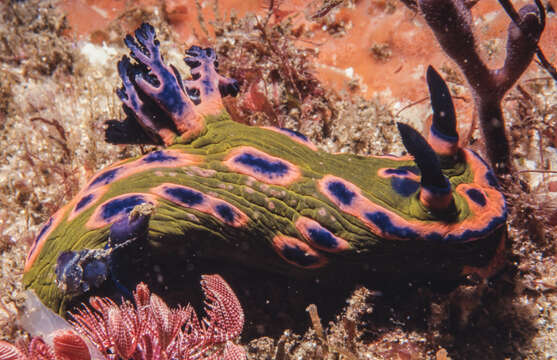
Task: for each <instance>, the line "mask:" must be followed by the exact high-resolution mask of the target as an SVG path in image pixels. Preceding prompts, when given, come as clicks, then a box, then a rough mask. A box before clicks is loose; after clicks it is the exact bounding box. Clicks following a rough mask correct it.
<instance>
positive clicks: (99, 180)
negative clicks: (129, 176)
mask: <svg viewBox="0 0 557 360" xmlns="http://www.w3.org/2000/svg"><path fill="white" fill-rule="evenodd" d="M120 169H121V168H119V167H117V168H115V169H112V170H107V171H105V172H103V173H102V174H100V175H99V176H97V177H96V178H95V180H93V181H92V182H91V185H89V189H91V188H92V187H95V186H96V185H99V184H102V185H106V184H110V183H111V182H112V180H114V178H115V177H116V174H118V172H119V171H120Z"/></svg>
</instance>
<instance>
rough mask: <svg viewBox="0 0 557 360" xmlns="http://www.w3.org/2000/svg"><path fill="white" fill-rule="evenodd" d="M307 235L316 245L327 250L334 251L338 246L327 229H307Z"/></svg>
mask: <svg viewBox="0 0 557 360" xmlns="http://www.w3.org/2000/svg"><path fill="white" fill-rule="evenodd" d="M308 234H309V237H310V238H311V240H313V242H315V243H316V244H318V245H321V246H323V247H326V248H329V249H335V248H336V247H337V246H338V242H337V240H336V239H335V237H334V236H333V234H331V232H330V231H329V230H327V229H323V228H309V229H308Z"/></svg>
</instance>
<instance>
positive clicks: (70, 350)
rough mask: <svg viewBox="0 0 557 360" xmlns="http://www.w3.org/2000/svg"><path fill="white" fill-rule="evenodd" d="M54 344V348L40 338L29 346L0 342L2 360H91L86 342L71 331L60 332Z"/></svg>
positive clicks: (34, 339) (20, 343)
mask: <svg viewBox="0 0 557 360" xmlns="http://www.w3.org/2000/svg"><path fill="white" fill-rule="evenodd" d="M52 342H53V344H54V348H53V347H51V346H50V345H48V344H47V343H46V342H44V340H43V339H42V338H40V337H36V338H33V339H32V340H31V342H30V343H29V344H27V343H26V342H24V341H20V342H18V343H17V344H16V345H12V344H10V343H7V342H5V341H0V360H91V354H90V353H89V349H88V348H87V344H86V343H85V340H83V339H82V338H81V337H80V336H79V335H77V334H75V333H74V332H72V331H71V330H61V331H58V332H57V333H56V334H55V335H54V338H53V340H52Z"/></svg>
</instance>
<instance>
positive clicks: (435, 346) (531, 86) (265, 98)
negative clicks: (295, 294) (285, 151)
mask: <svg viewBox="0 0 557 360" xmlns="http://www.w3.org/2000/svg"><path fill="white" fill-rule="evenodd" d="M269 3H270V2H268V1H265V2H263V1H243V2H234V1H220V2H219V4H218V5H219V6H218V9H215V6H214V2H213V1H211V2H203V1H200V2H199V6H196V3H195V2H193V1H191V2H190V1H162V0H161V1H151V2H150V1H144V2H141V3H140V4H139V3H136V2H124V1H113V2H110V1H92V0H91V1H85V0H82V1H68V2H54V1H39V0H29V1H7V0H4V1H2V2H1V3H0V14H1V15H0V254H1V257H0V339H3V340H9V341H13V340H14V339H15V338H16V337H17V336H21V335H22V331H21V329H19V328H18V327H17V325H16V323H15V318H16V314H17V311H18V308H19V307H20V306H21V304H22V295H21V292H22V290H23V288H22V283H21V277H22V271H23V264H24V258H25V255H26V252H27V249H28V247H29V244H30V242H31V241H32V239H33V237H34V236H35V235H36V234H37V232H38V229H39V228H40V225H41V224H42V223H43V222H44V221H45V220H46V219H48V217H49V216H50V215H51V214H52V213H53V212H54V211H55V210H56V209H57V208H59V207H60V206H62V205H63V204H64V203H66V202H67V201H69V200H70V199H71V198H72V196H73V195H75V194H76V193H77V191H78V190H79V188H80V186H82V185H83V184H84V183H85V182H86V181H87V180H88V179H89V178H90V177H91V176H92V175H93V174H94V173H95V172H96V171H97V170H99V169H101V168H102V167H104V166H107V165H109V164H110V163H112V162H113V161H114V159H123V158H126V157H129V156H133V155H137V154H140V153H141V152H144V151H146V150H148V148H145V147H143V148H141V147H137V146H112V145H109V144H106V143H105V142H104V140H103V139H104V136H103V122H104V121H105V120H108V119H115V118H120V119H121V118H123V112H122V110H121V107H120V103H119V100H118V99H117V97H116V95H115V92H114V90H115V89H116V88H117V87H118V86H120V81H119V78H118V76H117V74H116V66H115V64H116V62H117V60H118V59H119V58H120V57H121V56H122V55H123V54H126V50H125V49H124V48H123V43H122V41H121V39H122V38H123V36H124V34H125V33H126V32H129V31H130V30H132V29H133V28H134V27H136V26H137V25H138V24H140V23H141V22H143V21H149V22H151V23H152V24H153V25H154V26H155V27H156V28H157V31H158V33H159V38H160V39H161V43H162V46H161V48H162V49H163V52H165V58H166V59H167V61H168V62H170V63H173V64H174V65H177V66H178V67H179V68H180V71H182V73H184V74H187V73H188V70H187V67H186V66H185V65H183V62H182V61H181V58H182V54H183V51H184V50H185V49H186V48H187V45H191V44H193V43H200V44H202V45H204V46H206V45H210V44H211V45H214V46H215V47H216V49H217V51H218V52H219V53H226V54H227V55H228V57H227V58H226V59H222V58H221V69H223V72H224V73H227V72H228V75H233V76H235V77H236V78H238V79H239V80H240V81H241V84H242V91H241V94H240V96H239V98H238V100H234V101H233V102H230V103H227V106H229V107H232V108H233V109H234V110H235V118H236V119H237V120H241V121H243V122H246V123H250V124H272V125H280V126H286V127H290V128H293V129H296V130H299V131H301V132H302V133H304V134H306V135H308V136H309V137H310V138H311V139H312V140H313V141H314V142H315V143H316V144H317V145H318V146H319V147H320V148H322V149H325V150H327V151H341V152H357V153H360V154H382V153H397V154H399V153H400V152H401V151H402V147H401V143H400V140H399V139H398V136H397V134H396V132H395V131H394V129H395V127H394V124H395V121H403V122H407V123H410V124H412V125H413V126H415V127H416V128H418V129H420V130H423V129H425V125H424V124H425V122H426V120H427V118H428V116H429V115H430V109H429V105H428V102H427V101H424V100H427V99H425V98H426V96H427V92H426V86H425V81H424V73H425V69H426V67H427V65H428V64H433V65H434V66H436V67H437V68H438V69H440V71H441V73H442V74H443V76H445V78H447V80H448V83H449V86H450V88H451V91H452V92H453V94H455V95H457V97H458V99H457V100H455V102H456V107H457V113H458V115H459V121H460V123H459V129H460V131H461V134H468V133H470V132H469V130H468V129H469V128H470V126H471V125H470V124H471V123H472V121H471V119H473V117H474V116H475V113H474V111H473V105H472V101H471V98H470V94H469V92H468V90H467V86H466V83H465V80H464V78H463V76H462V75H461V74H460V72H459V70H458V68H457V67H456V65H455V64H454V63H452V62H451V61H450V60H449V59H448V58H447V57H446V56H445V55H444V54H443V52H442V51H441V50H440V48H439V47H438V46H437V45H436V43H435V40H434V39H433V36H432V34H431V32H430V31H429V29H428V28H427V26H426V24H425V22H424V21H423V19H421V15H420V14H419V13H418V14H417V13H415V12H413V11H412V10H410V9H408V8H406V7H405V6H404V5H403V4H402V2H397V1H395V0H371V1H366V2H365V1H345V2H342V4H340V5H339V6H337V7H336V8H334V9H333V10H332V11H330V12H329V13H327V14H326V15H324V16H323V17H320V18H318V19H313V20H312V19H311V15H312V14H315V13H316V12H317V11H319V9H321V8H322V6H321V5H322V2H320V1H314V2H310V3H309V5H308V4H306V3H304V2H301V1H284V2H282V3H281V6H280V7H279V8H278V9H275V10H274V11H273V13H272V16H270V17H269V19H268V21H267V22H265V19H266V16H267V14H268V13H267V11H266V9H265V7H266V6H268V5H269ZM328 3H334V2H328ZM519 3H520V4H523V3H524V2H519ZM544 3H545V4H546V5H547V4H549V5H550V6H552V8H555V7H556V6H557V4H556V3H555V1H549V2H547V1H545V2H544ZM232 7H236V8H237V9H238V12H237V16H235V17H232V18H231V17H230V8H232ZM325 7H326V6H325ZM199 11H201V14H202V16H201V17H202V18H203V19H204V21H201V23H200V16H199V14H200V12H199ZM215 13H217V14H220V15H221V16H220V17H219V18H217V19H216V20H215V16H214V14H215ZM253 13H257V14H258V16H259V18H256V17H255V15H253ZM473 14H474V25H475V27H476V29H477V35H478V37H479V41H478V48H479V49H480V50H481V52H482V55H483V56H484V57H485V58H488V59H489V62H490V64H493V66H497V64H500V63H501V61H502V59H503V58H504V54H505V50H504V49H505V47H504V46H505V28H506V26H507V25H506V24H508V19H507V18H506V16H505V14H504V13H503V12H502V11H501V10H500V9H499V8H498V4H497V2H496V1H492V0H481V1H480V2H479V3H478V4H477V5H476V6H475V7H474V9H473ZM289 16H293V17H294V20H292V24H291V25H287V24H286V23H287V22H288V17H289ZM261 24H264V26H265V29H266V30H265V31H266V35H267V38H266V39H263V38H262V36H261V31H258V30H257V26H261ZM205 30H206V32H205ZM277 34H279V35H277ZM277 36H278V37H277ZM269 39H271V40H269ZM269 41H270V42H269ZM273 44H274V45H273ZM556 44H557V18H556V16H555V13H554V11H551V12H549V13H548V18H547V27H546V31H545V33H544V35H543V37H542V42H541V47H542V48H543V49H544V51H546V55H547V56H548V58H549V60H550V61H551V62H552V63H553V64H555V63H557V58H556V54H557V51H555V48H557V46H556ZM273 46H275V48H279V49H281V51H282V55H287V57H288V58H289V59H290V60H291V61H290V62H289V66H291V67H292V69H293V70H294V71H295V76H294V77H295V78H296V80H298V82H294V83H296V84H300V83H303V84H304V86H303V87H301V88H300V89H297V90H292V82H289V81H288V80H287V79H284V78H280V77H279V78H278V79H277V78H275V79H274V80H273V81H271V82H265V81H262V79H264V78H267V76H268V75H269V74H271V73H272V72H273V69H275V70H274V71H275V73H279V74H280V73H281V72H280V69H281V67H280V66H284V63H281V61H283V60H281V56H277V54H276V52H275V53H274V52H273V51H270V50H269V48H270V47H271V48H272V47H273ZM276 69H279V70H276ZM261 74H263V76H262V75H261ZM517 84H518V85H517V86H515V87H514V88H513V89H512V90H511V91H510V92H509V93H508V94H507V96H506V98H505V100H504V101H503V111H504V115H505V118H506V122H507V123H506V126H507V130H508V133H509V134H510V138H511V141H512V149H513V150H512V154H513V161H514V163H515V165H516V168H517V169H518V170H528V169H529V170H550V171H551V170H555V169H556V167H557V148H556V147H557V87H556V83H555V81H553V80H551V78H550V76H549V75H548V73H547V72H545V71H544V70H543V69H541V68H540V67H539V66H537V65H536V64H533V65H532V66H530V68H529V69H528V70H527V71H526V73H525V74H524V75H523V76H522V77H521V78H520V80H519V81H518V83H517ZM286 93H289V94H291V97H294V98H296V96H302V97H303V101H301V100H300V99H294V100H285V95H284V94H286ZM292 94H294V95H292ZM238 117H240V119H238ZM469 143H470V144H471V146H472V147H474V148H476V149H479V150H480V151H481V146H482V139H481V136H480V134H479V132H478V131H477V130H475V131H473V132H471V135H470V141H469ZM520 178H521V180H522V182H523V186H522V187H519V186H516V187H514V188H513V189H512V191H509V193H508V194H507V195H508V196H507V198H508V202H509V207H510V218H509V221H508V226H509V235H510V238H511V242H512V248H511V249H510V251H509V254H508V256H507V257H508V266H507V268H506V270H505V271H504V272H503V273H502V274H500V275H499V276H498V277H497V278H496V279H494V280H492V281H490V282H488V283H486V284H483V285H479V286H464V285H462V286H459V287H457V288H456V289H455V290H453V291H452V292H450V293H436V292H435V291H433V290H431V289H428V288H427V287H421V288H419V289H412V290H408V289H405V290H404V291H405V298H404V299H400V298H397V297H396V296H395V297H394V298H392V299H391V298H387V299H385V298H381V297H378V296H376V294H375V295H374V292H373V290H374V289H365V288H359V289H357V290H356V291H355V292H354V294H353V295H352V296H351V297H349V298H348V299H347V300H346V308H342V307H339V308H338V310H337V311H336V312H334V313H331V314H324V319H323V320H324V324H323V325H324V327H325V335H324V336H323V337H320V336H317V335H316V333H315V330H314V329H313V327H312V324H311V321H310V319H309V316H307V315H304V316H303V317H300V318H297V319H295V321H296V322H297V324H298V330H296V332H293V331H291V330H289V329H287V328H284V329H283V328H280V329H277V328H273V329H272V330H269V331H268V333H266V330H265V329H263V330H262V331H261V334H260V336H259V337H257V336H255V337H254V336H250V338H242V339H241V340H240V343H241V344H243V345H245V346H246V349H247V350H248V354H249V358H250V359H274V358H277V359H321V358H327V359H341V358H342V359H423V358H431V359H447V358H451V359H473V358H474V359H506V358H509V359H524V358H528V359H553V358H556V357H557V330H556V326H557V303H556V300H557V265H556V262H555V251H556V248H555V245H556V244H555V235H554V234H555V227H556V226H557V205H555V197H556V196H557V175H552V174H551V172H545V173H540V172H522V173H521V174H520ZM526 189H528V191H526ZM410 285H411V284H410ZM308 305H309V304H307V303H300V304H299V306H300V308H301V309H305V308H306V307H307V306H308ZM246 311H250V309H246ZM270 316H271V317H272V314H271V315H270ZM246 326H249V324H248V325H246ZM299 329H307V332H305V333H304V331H305V330H301V331H300V330H299ZM251 333H252V334H253V333H254V332H253V331H251ZM256 333H257V332H256ZM271 333H272V334H281V333H282V334H283V335H282V336H280V335H273V336H272V337H269V336H266V335H268V334H271ZM279 338H280V339H279Z"/></svg>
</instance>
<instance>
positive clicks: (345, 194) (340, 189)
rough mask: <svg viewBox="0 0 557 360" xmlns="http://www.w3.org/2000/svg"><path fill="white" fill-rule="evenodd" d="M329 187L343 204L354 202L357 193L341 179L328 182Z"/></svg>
mask: <svg viewBox="0 0 557 360" xmlns="http://www.w3.org/2000/svg"><path fill="white" fill-rule="evenodd" d="M327 189H329V191H330V192H331V193H332V194H333V195H334V196H335V197H336V198H337V199H338V201H340V202H341V203H342V204H343V205H350V204H352V200H353V199H354V196H356V193H355V192H353V191H351V190H349V189H348V188H347V187H346V185H344V184H343V183H341V182H340V181H331V182H330V183H329V184H327Z"/></svg>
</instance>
